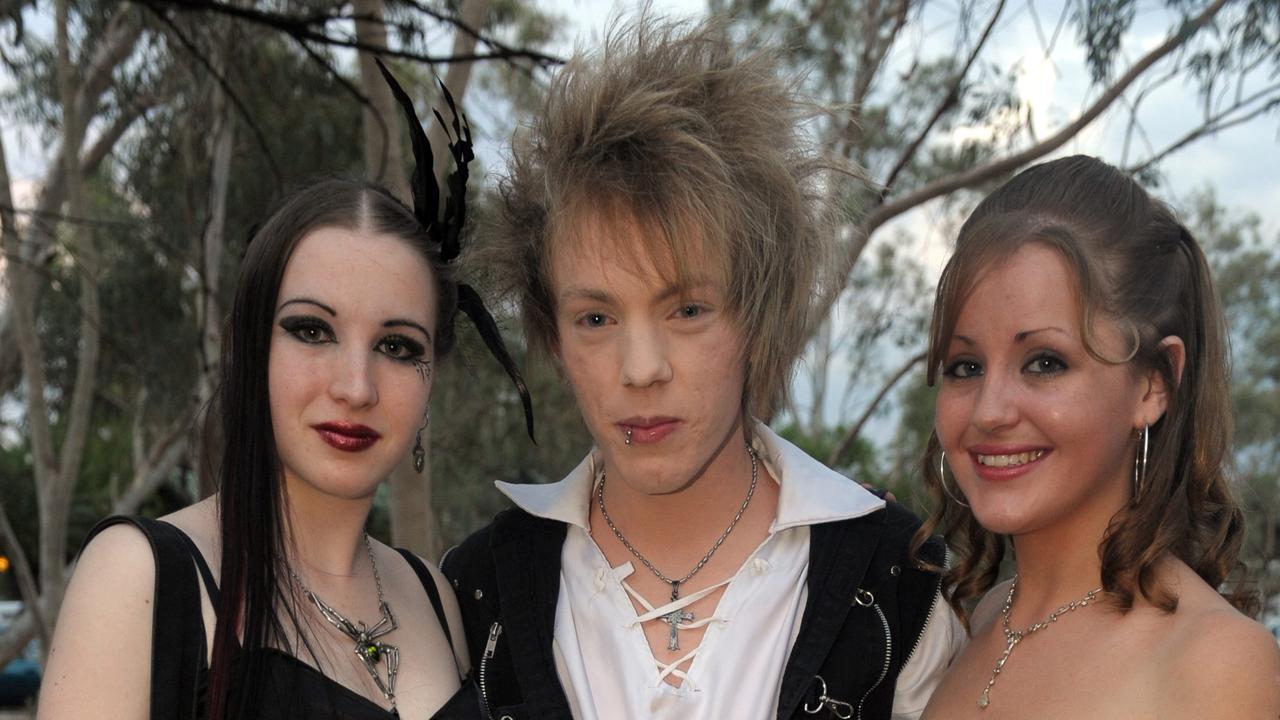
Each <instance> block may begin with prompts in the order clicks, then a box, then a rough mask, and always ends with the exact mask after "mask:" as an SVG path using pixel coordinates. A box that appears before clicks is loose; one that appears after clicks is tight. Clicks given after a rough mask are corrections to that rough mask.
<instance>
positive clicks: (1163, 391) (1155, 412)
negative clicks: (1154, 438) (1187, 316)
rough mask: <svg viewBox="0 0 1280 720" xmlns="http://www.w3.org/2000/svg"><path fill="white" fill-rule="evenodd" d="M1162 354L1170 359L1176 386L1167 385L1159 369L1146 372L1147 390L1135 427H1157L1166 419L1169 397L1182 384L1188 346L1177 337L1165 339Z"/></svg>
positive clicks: (1162, 343) (1139, 405)
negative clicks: (1161, 419)
mask: <svg viewBox="0 0 1280 720" xmlns="http://www.w3.org/2000/svg"><path fill="white" fill-rule="evenodd" d="M1160 352H1162V353H1164V354H1165V355H1166V356H1167V357H1168V360H1169V366H1170V367H1171V368H1172V369H1173V382H1174V386H1173V387H1168V386H1167V385H1166V384H1165V378H1164V375H1163V374H1162V373H1161V372H1160V371H1159V370H1158V369H1151V370H1148V371H1147V372H1146V374H1145V376H1144V380H1145V381H1146V390H1145V392H1144V393H1143V395H1142V400H1141V401H1140V402H1139V404H1138V412H1137V417H1136V418H1134V427H1141V426H1143V425H1155V424H1156V422H1157V421H1159V420H1160V418H1162V417H1164V413H1165V411H1166V410H1168V409H1169V397H1170V396H1171V395H1172V394H1173V392H1174V391H1175V390H1177V386H1178V385H1179V384H1180V383H1181V382H1182V370H1183V368H1184V367H1185V366H1186V363H1187V346H1186V344H1185V343H1183V342H1182V338H1180V337H1177V336H1175V335H1170V336H1168V337H1166V338H1164V339H1163V340H1161V341H1160Z"/></svg>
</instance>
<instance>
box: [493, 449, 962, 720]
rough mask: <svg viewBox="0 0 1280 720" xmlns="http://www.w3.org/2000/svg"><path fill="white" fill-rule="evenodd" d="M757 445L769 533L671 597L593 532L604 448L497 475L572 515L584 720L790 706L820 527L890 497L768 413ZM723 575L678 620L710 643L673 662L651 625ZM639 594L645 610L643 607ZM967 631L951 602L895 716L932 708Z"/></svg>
mask: <svg viewBox="0 0 1280 720" xmlns="http://www.w3.org/2000/svg"><path fill="white" fill-rule="evenodd" d="M753 444H754V447H755V449H756V451H757V452H758V453H759V454H760V459H761V462H763V463H765V465H766V466H767V467H768V470H769V473H770V475H771V476H772V477H774V478H775V479H777V481H778V482H779V484H780V487H779V499H778V513H777V517H776V518H775V519H774V522H773V524H772V526H771V527H770V530H769V535H768V537H767V538H766V539H765V541H764V542H763V543H761V544H760V546H759V547H758V548H757V549H756V550H755V552H754V553H752V554H751V556H750V557H748V558H747V560H746V562H744V563H743V564H742V566H741V567H740V568H739V569H738V571H737V572H736V573H735V574H734V575H733V576H732V577H730V578H728V579H726V580H724V581H723V582H721V583H719V584H716V585H713V586H711V587H709V588H705V589H703V590H700V591H698V592H695V593H691V594H689V595H688V596H685V597H681V598H680V599H679V600H676V601H674V602H670V603H665V604H662V605H658V606H654V605H653V604H652V603H651V602H650V601H649V600H647V599H645V598H643V597H641V596H640V595H639V594H638V593H636V592H635V591H634V590H633V589H632V588H631V586H630V584H629V583H628V582H627V581H628V578H630V577H631V576H632V575H633V574H634V573H635V572H636V571H637V568H639V570H640V571H644V568H642V567H639V566H638V565H636V564H633V563H631V562H626V563H623V564H621V565H618V566H611V565H610V564H609V562H608V561H607V560H606V559H605V557H604V554H603V553H602V552H601V551H600V548H599V546H598V545H596V542H595V540H594V539H593V538H592V536H591V533H590V526H589V520H588V517H589V511H590V503H591V500H592V497H593V492H594V488H595V483H597V482H599V480H600V471H601V470H602V468H601V466H600V464H599V462H598V458H596V457H595V455H594V454H592V455H589V456H588V457H587V458H586V459H585V460H583V462H582V463H581V464H580V465H579V466H578V467H577V468H576V469H574V470H573V472H571V473H570V474H569V475H568V476H567V477H565V478H564V479H563V480H561V481H560V482H558V483H553V484H549V485H514V484H508V483H501V482H500V483H498V488H499V490H501V491H502V492H503V493H504V494H506V495H507V496H508V497H509V498H511V500H512V501H513V502H515V503H516V504H517V505H519V506H520V507H521V508H522V509H524V510H525V511H526V512H528V513H530V514H532V515H535V516H538V517H543V518H547V519H551V520H557V521H560V522H564V523H566V524H567V525H568V534H567V537H566V538H565V543H564V547H563V550H562V552H561V574H560V591H559V598H558V600H557V605H556V619H555V632H554V639H553V643H552V650H553V652H554V654H555V660H556V670H557V674H558V675H559V678H560V681H561V684H562V685H563V686H564V690H565V694H566V695H567V696H568V699H569V703H570V705H571V707H572V709H573V714H574V717H575V718H580V719H581V720H604V719H606V718H608V719H613V718H624V717H625V718H659V719H667V718H669V719H671V720H675V719H676V718H679V719H681V720H711V719H713V718H727V717H733V718H772V717H774V716H775V715H776V714H777V703H778V693H779V689H780V685H781V682H782V676H783V670H784V668H785V665H786V662H787V658H788V656H789V655H790V652H791V646H792V644H793V643H794V641H795V638H796V634H797V633H798V632H799V627H800V618H801V614H802V612H803V609H804V605H805V599H806V596H807V591H806V587H805V585H806V582H805V581H806V578H807V572H808V563H809V527H810V526H811V525H815V524H818V523H823V522H833V521H838V520H845V519H849V518H855V517H860V516H863V515H867V514H870V513H873V512H875V511H877V510H879V509H880V508H882V507H883V506H884V501H882V500H881V499H880V498H878V497H876V496H875V495H873V494H871V493H869V492H867V491H866V490H865V489H863V488H862V487H861V486H860V485H858V484H857V483H854V482H852V481H850V480H849V479H848V478H845V477H844V476H842V475H839V474H838V473H835V472H833V471H831V470H829V469H827V468H826V467H825V466H823V465H822V464H820V463H818V462H817V461H816V460H814V459H813V458H810V457H809V456H808V455H806V454H805V453H804V452H803V451H801V450H800V449H799V448H796V447H795V446H794V445H791V444H790V443H788V442H786V441H785V440H783V439H782V438H780V437H778V436H777V435H776V434H774V433H773V432H772V431H771V430H770V429H769V428H768V427H766V426H764V425H763V424H757V425H756V428H755V440H754V442H753ZM721 587H724V594H723V595H722V596H721V598H720V600H719V603H718V604H717V606H716V609H715V612H714V614H712V615H710V616H708V617H705V618H696V619H694V620H692V621H690V622H682V623H681V624H680V625H679V627H680V629H692V628H696V627H704V626H705V627H706V633H705V634H704V635H703V637H702V641H701V643H700V644H699V645H698V646H697V647H689V648H686V649H685V652H683V653H681V655H680V657H679V658H678V659H677V660H676V661H675V662H672V663H670V664H666V663H662V662H659V661H658V660H656V659H655V658H654V656H653V652H652V651H651V650H650V649H649V643H648V640H647V639H646V637H645V634H644V626H645V625H646V624H647V623H655V622H663V620H662V616H664V615H667V614H669V613H671V612H672V611H675V610H680V609H683V608H686V607H688V606H689V605H690V604H692V603H694V602H697V601H698V600H699V599H701V598H702V597H705V596H706V595H708V594H710V593H712V592H715V591H716V590H718V589H720V588H721ZM632 598H635V602H634V603H633V602H632ZM637 605H639V606H640V608H642V609H644V610H645V611H644V612H643V613H640V612H637V608H636V606H637ZM964 637H965V634H964V630H963V627H962V626H961V625H960V623H959V620H958V619H957V618H956V617H955V615H954V614H953V613H952V612H951V611H950V608H949V607H947V606H946V605H945V604H940V605H939V606H938V607H935V608H934V613H933V615H932V620H931V621H930V622H929V625H928V626H927V627H926V628H925V630H924V634H923V636H922V637H921V639H920V643H919V645H918V646H917V648H916V651H915V653H914V654H913V655H912V656H911V660H910V661H909V662H908V663H907V666H906V667H905V668H903V671H902V673H901V674H900V675H899V677H898V683H897V687H896V694H895V699H894V704H893V717H894V718H895V720H896V719H899V718H917V717H919V715H920V713H921V712H922V711H923V710H924V706H925V703H926V702H927V701H928V699H929V695H930V694H931V693H932V692H933V688H934V687H935V686H936V685H937V683H938V680H939V679H940V678H941V675H942V671H943V670H944V669H945V668H946V666H947V664H948V663H949V661H950V659H951V658H952V657H954V656H955V654H956V653H958V652H959V650H960V648H961V647H962V646H963V643H964ZM682 647H683V646H682ZM687 661H691V662H688V664H686V662H687ZM682 666H683V667H684V668H686V669H681V667H682ZM672 678H675V679H677V680H678V683H677V684H672V683H671V682H670V680H671V679H672Z"/></svg>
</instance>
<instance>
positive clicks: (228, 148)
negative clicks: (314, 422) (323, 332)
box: [195, 22, 236, 498]
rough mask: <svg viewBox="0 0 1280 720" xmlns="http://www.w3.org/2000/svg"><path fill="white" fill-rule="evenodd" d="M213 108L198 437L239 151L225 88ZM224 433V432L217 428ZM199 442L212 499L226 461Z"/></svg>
mask: <svg viewBox="0 0 1280 720" xmlns="http://www.w3.org/2000/svg"><path fill="white" fill-rule="evenodd" d="M222 24H223V25H224V30H225V31H226V36H225V37H224V38H223V41H222V42H220V43H219V45H218V47H217V50H216V51H215V53H214V56H213V57H212V58H211V62H212V63H213V65H214V67H215V68H216V69H217V72H218V74H219V75H222V74H224V73H225V70H226V64H227V54H228V53H229V52H230V50H231V48H230V42H231V23H229V22H224V23H222ZM211 86H212V96H211V99H210V106H211V107H210V109H211V111H212V115H213V127H212V129H211V131H210V138H209V144H210V147H209V152H210V155H211V161H212V168H211V170H210V176H209V195H208V213H209V216H208V220H207V221H206V222H205V226H204V233H203V235H202V236H201V239H200V270H201V272H200V275H201V277H200V285H199V288H198V293H199V295H200V297H199V300H198V303H197V308H198V310H197V321H198V322H199V323H200V378H199V379H198V380H197V383H196V402H197V406H196V422H195V426H196V430H195V433H196V435H197V437H200V436H201V433H200V431H201V430H202V429H203V428H204V427H205V420H206V419H207V418H206V413H207V412H208V411H209V410H210V409H211V401H212V400H213V395H214V391H215V390H216V388H217V385H218V375H219V370H220V365H221V358H222V320H223V318H222V307H221V304H220V303H219V302H218V289H219V287H220V286H221V275H222V273H221V269H222V256H223V252H224V250H225V248H226V224H227V189H228V186H229V185H230V182H231V155H232V151H233V150H234V149H235V131H236V113H235V108H234V107H232V105H231V103H230V102H229V101H228V98H227V94H226V91H225V90H224V89H223V87H222V85H221V84H219V83H216V82H214V83H211ZM211 429H214V430H215V431H221V428H220V427H216V426H215V427H214V428H211ZM205 439H206V440H207V442H200V443H197V444H196V446H197V449H196V453H197V455H198V457H199V460H198V461H197V462H196V468H197V469H196V478H197V480H196V484H197V488H196V494H197V496H198V497H202V498H203V497H208V496H209V495H211V494H213V493H214V492H215V491H216V490H217V480H216V477H215V472H216V468H217V467H218V465H219V463H220V462H221V458H219V457H217V453H218V450H217V448H218V447H219V446H220V445H219V443H218V442H217V439H216V438H205Z"/></svg>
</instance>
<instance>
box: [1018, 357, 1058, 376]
mask: <svg viewBox="0 0 1280 720" xmlns="http://www.w3.org/2000/svg"><path fill="white" fill-rule="evenodd" d="M1022 369H1023V372H1028V373H1031V374H1032V375H1057V374H1058V373H1061V372H1064V371H1065V370H1066V369H1067V364H1066V363H1065V362H1063V361H1062V358H1060V357H1058V356H1057V355H1054V354H1052V353H1041V354H1040V355H1037V356H1035V357H1033V358H1031V361H1030V362H1028V363H1027V364H1026V365H1024V366H1023V368H1022Z"/></svg>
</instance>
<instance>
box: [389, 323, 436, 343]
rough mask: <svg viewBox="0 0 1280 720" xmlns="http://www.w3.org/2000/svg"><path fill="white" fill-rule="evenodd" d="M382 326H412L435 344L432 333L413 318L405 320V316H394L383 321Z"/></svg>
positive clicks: (429, 341) (428, 341)
mask: <svg viewBox="0 0 1280 720" xmlns="http://www.w3.org/2000/svg"><path fill="white" fill-rule="evenodd" d="M382 327H384V328H394V327H411V328H414V329H415V330H417V331H418V332H420V333H422V334H423V335H426V336H427V343H428V344H435V341H434V340H432V339H431V333H429V332H427V329H426V328H424V327H422V326H421V325H419V324H418V323H416V322H414V321H412V320H405V319H404V318H392V319H391V320H388V321H386V322H384V323H382Z"/></svg>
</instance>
